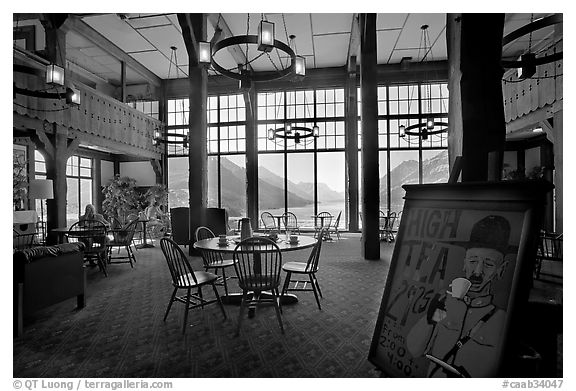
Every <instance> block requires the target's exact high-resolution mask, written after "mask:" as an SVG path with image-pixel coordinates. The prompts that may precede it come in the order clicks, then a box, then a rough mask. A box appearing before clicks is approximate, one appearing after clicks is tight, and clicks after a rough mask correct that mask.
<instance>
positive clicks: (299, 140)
mask: <svg viewBox="0 0 576 391" xmlns="http://www.w3.org/2000/svg"><path fill="white" fill-rule="evenodd" d="M303 95H304V107H305V108H306V113H308V116H307V118H311V117H312V116H311V115H310V109H309V107H308V104H307V103H306V91H304V92H303ZM283 96H284V93H282V95H280V97H281V98H280V102H282V97H283ZM282 106H283V105H282V103H280V104H279V105H278V110H277V112H276V118H278V112H279V110H280V107H282ZM288 107H289V108H290V107H293V105H290V106H288ZM288 114H289V113H288ZM294 117H296V113H294ZM319 130H320V129H319V127H318V125H317V124H316V123H314V125H313V126H312V127H311V128H310V127H307V126H302V125H298V124H294V123H291V122H290V121H288V120H287V121H286V122H285V123H284V126H282V127H279V128H276V129H274V128H269V129H268V133H267V137H268V140H271V141H275V142H276V144H278V145H282V144H287V142H288V141H292V142H294V144H303V145H308V144H310V143H312V142H313V141H314V139H316V138H317V137H318V136H319Z"/></svg>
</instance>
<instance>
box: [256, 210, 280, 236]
mask: <svg viewBox="0 0 576 391" xmlns="http://www.w3.org/2000/svg"><path fill="white" fill-rule="evenodd" d="M260 219H261V220H262V224H264V232H266V233H268V232H270V231H272V230H274V229H276V221H275V219H274V216H272V213H270V212H262V214H261V215H260ZM278 229H280V227H278Z"/></svg>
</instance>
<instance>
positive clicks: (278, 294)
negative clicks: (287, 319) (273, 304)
mask: <svg viewBox="0 0 576 391" xmlns="http://www.w3.org/2000/svg"><path fill="white" fill-rule="evenodd" d="M275 292H276V296H278V307H279V308H280V313H281V314H283V313H284V312H283V311H282V300H280V299H281V297H280V291H279V290H278V288H276V289H275Z"/></svg>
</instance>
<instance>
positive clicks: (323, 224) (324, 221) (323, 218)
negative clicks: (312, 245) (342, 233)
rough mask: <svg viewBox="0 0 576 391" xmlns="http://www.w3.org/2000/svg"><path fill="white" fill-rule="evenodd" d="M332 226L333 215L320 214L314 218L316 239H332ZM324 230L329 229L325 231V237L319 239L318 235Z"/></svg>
mask: <svg viewBox="0 0 576 391" xmlns="http://www.w3.org/2000/svg"><path fill="white" fill-rule="evenodd" d="M330 225H332V215H331V214H330V213H328V212H320V213H318V214H317V215H316V216H315V217H314V237H315V238H316V237H318V238H319V239H324V240H328V239H331V237H330V229H329V228H330ZM323 228H328V229H327V230H326V231H324V237H319V236H318V234H319V233H320V231H322V229H323Z"/></svg>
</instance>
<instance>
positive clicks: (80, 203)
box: [66, 156, 92, 225]
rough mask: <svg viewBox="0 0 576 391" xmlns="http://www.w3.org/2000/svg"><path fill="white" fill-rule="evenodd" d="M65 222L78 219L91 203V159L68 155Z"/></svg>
mask: <svg viewBox="0 0 576 391" xmlns="http://www.w3.org/2000/svg"><path fill="white" fill-rule="evenodd" d="M66 185H67V187H68V189H67V194H66V200H67V204H66V224H68V225H70V224H73V223H74V222H76V221H78V219H79V218H80V216H81V215H82V214H84V208H85V207H86V205H87V204H91V203H92V159H89V158H85V157H80V156H70V157H69V158H68V162H67V163H66Z"/></svg>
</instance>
